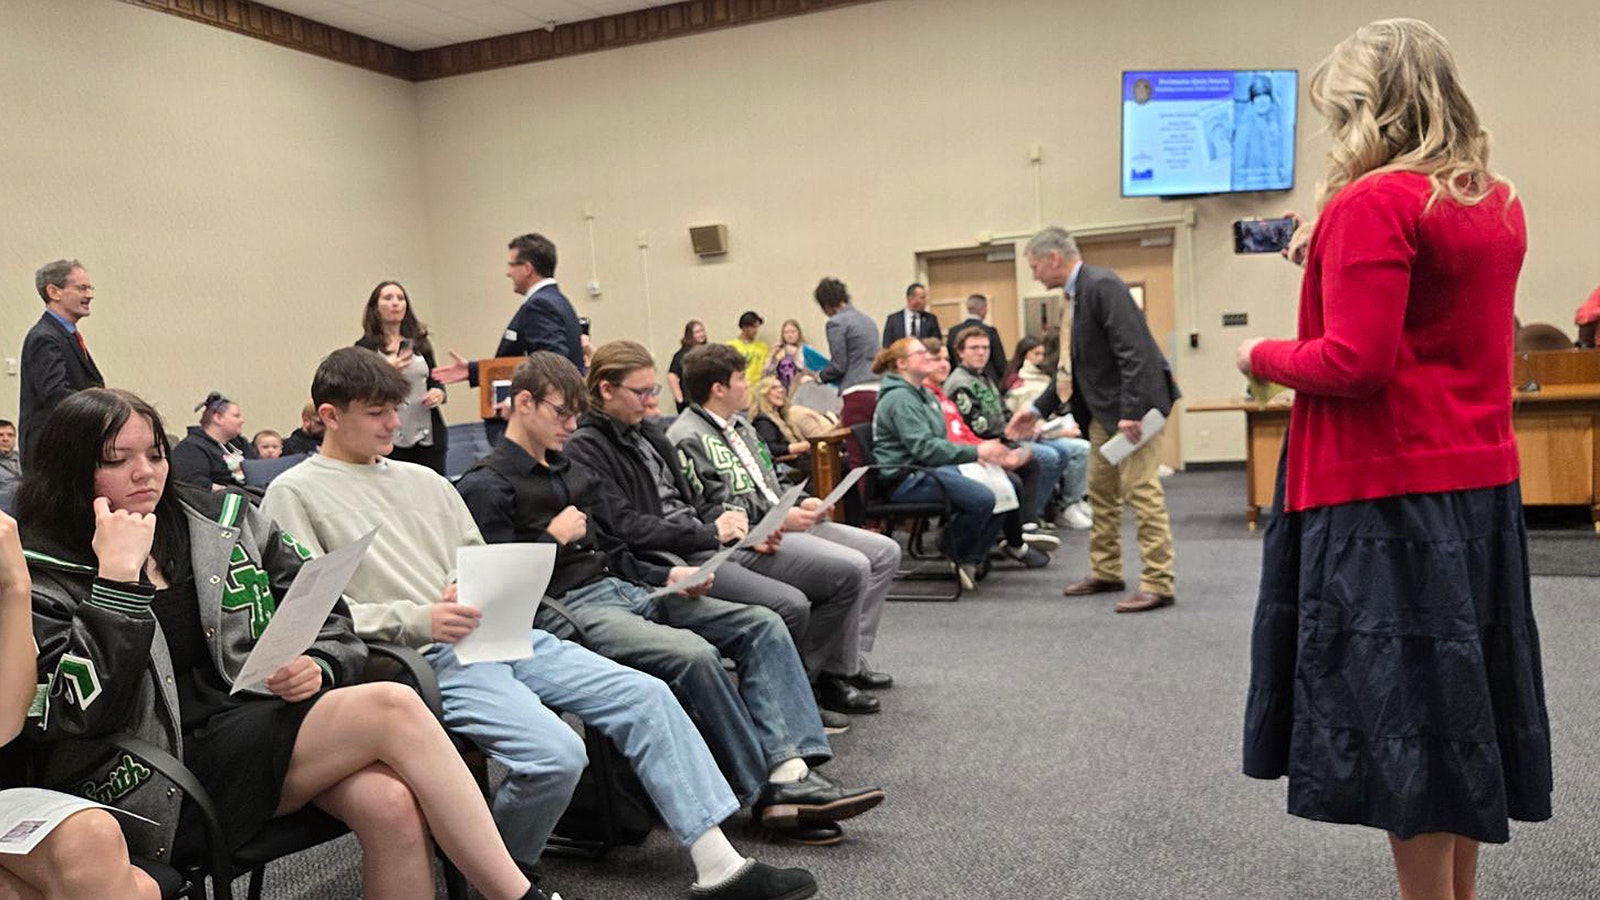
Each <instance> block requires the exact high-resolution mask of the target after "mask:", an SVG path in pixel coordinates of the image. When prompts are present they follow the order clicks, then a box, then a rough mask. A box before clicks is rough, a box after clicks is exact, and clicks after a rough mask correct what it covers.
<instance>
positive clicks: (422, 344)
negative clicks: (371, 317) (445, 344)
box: [283, 335, 450, 456]
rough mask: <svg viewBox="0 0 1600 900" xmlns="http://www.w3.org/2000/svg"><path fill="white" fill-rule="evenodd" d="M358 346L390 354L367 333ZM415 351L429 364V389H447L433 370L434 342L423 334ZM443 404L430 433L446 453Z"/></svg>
mask: <svg viewBox="0 0 1600 900" xmlns="http://www.w3.org/2000/svg"><path fill="white" fill-rule="evenodd" d="M356 346H357V347H365V348H366V349H368V350H371V351H373V352H374V353H382V354H383V355H384V356H386V357H387V356H389V355H390V354H388V353H387V352H385V350H384V345H383V341H382V340H380V339H378V338H373V337H368V336H366V335H363V336H362V337H361V339H360V340H358V341H356ZM414 351H415V352H416V354H417V355H418V356H420V357H422V361H423V362H425V363H427V364H428V377H427V384H428V389H429V390H432V389H433V388H438V389H439V390H441V391H443V390H445V386H444V382H442V381H440V380H439V379H437V378H435V377H433V370H434V368H435V367H436V366H438V365H439V363H438V362H437V361H435V359H434V356H433V344H432V342H430V341H429V340H428V337H427V335H423V336H422V337H421V338H419V339H418V340H417V341H416V343H415V346H414ZM443 406H444V404H442V403H441V404H439V406H435V407H434V408H433V416H432V423H431V424H430V425H429V426H428V427H429V431H428V434H429V436H430V437H432V438H433V444H432V446H433V447H434V449H435V450H436V451H437V452H439V453H444V452H445V451H446V450H447V449H449V447H450V429H448V428H446V427H445V424H444V413H443V412H441V411H440V410H441V408H442V407H443ZM295 434H302V435H303V434H304V432H302V431H301V430H300V429H298V428H296V429H295ZM292 436H293V435H291V437H292ZM319 446H320V442H319ZM297 452H300V453H306V452H309V451H307V450H299V451H297ZM283 455H284V456H288V455H289V442H288V440H285V441H284V442H283Z"/></svg>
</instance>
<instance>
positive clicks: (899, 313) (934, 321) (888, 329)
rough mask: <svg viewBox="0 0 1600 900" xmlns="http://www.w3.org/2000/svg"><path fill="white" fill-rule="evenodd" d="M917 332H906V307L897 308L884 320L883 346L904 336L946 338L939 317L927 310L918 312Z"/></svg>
mask: <svg viewBox="0 0 1600 900" xmlns="http://www.w3.org/2000/svg"><path fill="white" fill-rule="evenodd" d="M917 315H918V319H917V333H916V334H912V335H908V334H906V310H905V307H901V308H900V309H897V310H895V311H894V312H892V313H890V314H889V317H888V318H887V319H884V320H883V346H885V347H887V346H889V345H890V344H892V343H894V342H895V341H898V340H900V339H901V338H903V337H917V338H930V337H931V338H939V339H941V340H942V339H943V338H944V330H943V329H941V328H940V327H939V317H938V316H936V315H934V314H933V313H931V312H928V311H927V310H924V311H922V312H920V313H918V314H917Z"/></svg>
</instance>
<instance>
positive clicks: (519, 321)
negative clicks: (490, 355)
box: [467, 284, 583, 387]
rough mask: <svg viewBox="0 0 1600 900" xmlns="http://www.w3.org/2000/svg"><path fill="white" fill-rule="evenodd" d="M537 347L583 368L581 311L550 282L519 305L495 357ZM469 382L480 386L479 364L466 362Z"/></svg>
mask: <svg viewBox="0 0 1600 900" xmlns="http://www.w3.org/2000/svg"><path fill="white" fill-rule="evenodd" d="M535 350H549V351H551V352H552V353H559V354H561V355H562V356H565V357H566V358H567V359H570V360H572V364H573V365H575V366H577V367H578V371H579V372H582V371H583V327H582V326H580V325H579V324H578V313H577V312H576V311H575V310H573V308H572V303H571V302H570V301H568V300H567V296H566V295H565V294H563V293H561V288H559V287H557V286H556V285H554V284H547V285H545V286H544V287H542V288H539V289H538V290H537V291H534V292H533V293H532V294H530V295H529V296H528V299H526V300H524V301H522V305H521V306H519V307H517V312H516V314H515V315H513V316H512V317H511V321H510V322H508V323H507V324H506V330H505V333H504V334H502V335H500V346H498V347H496V348H495V351H494V355H495V356H497V357H498V356H527V355H528V354H529V353H532V352H533V351H535ZM467 382H468V383H469V384H471V385H472V386H473V387H477V386H478V364H477V363H476V362H470V363H468V364H467Z"/></svg>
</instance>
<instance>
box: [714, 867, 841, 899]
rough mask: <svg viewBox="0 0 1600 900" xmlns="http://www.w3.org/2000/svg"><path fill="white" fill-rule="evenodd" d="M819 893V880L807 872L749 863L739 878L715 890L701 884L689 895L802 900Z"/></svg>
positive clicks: (731, 879)
mask: <svg viewBox="0 0 1600 900" xmlns="http://www.w3.org/2000/svg"><path fill="white" fill-rule="evenodd" d="M816 892H817V880H816V879H815V878H812V877H811V873H810V872H807V871H806V870H805V869H776V868H773V867H772V866H769V865H767V864H766V863H762V862H756V861H755V860H753V859H749V860H745V864H744V867H743V868H741V869H740V870H739V872H738V874H737V875H734V876H733V877H732V878H730V879H728V880H727V881H724V882H723V883H721V884H719V885H717V886H716V887H712V888H703V887H701V886H699V885H695V886H694V887H692V888H690V889H689V896H690V897H694V898H697V900H699V898H704V900H800V898H802V897H810V896H812V895H813V894H815V893H816Z"/></svg>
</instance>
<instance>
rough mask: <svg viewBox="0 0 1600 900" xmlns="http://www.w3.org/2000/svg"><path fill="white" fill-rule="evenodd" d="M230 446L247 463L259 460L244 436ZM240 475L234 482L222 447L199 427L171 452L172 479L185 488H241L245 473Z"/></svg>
mask: <svg viewBox="0 0 1600 900" xmlns="http://www.w3.org/2000/svg"><path fill="white" fill-rule="evenodd" d="M228 443H229V446H231V447H232V448H234V449H235V450H237V451H238V452H239V454H240V455H241V456H243V457H244V458H245V459H256V458H257V453H256V448H255V447H254V446H252V445H251V444H250V442H249V441H247V440H245V439H244V438H243V437H242V436H241V437H237V438H234V439H233V440H232V441H229V442H228ZM286 449H287V448H286ZM240 471H241V477H240V478H237V479H236V478H234V477H233V472H232V470H230V469H229V468H228V462H227V454H226V453H224V452H223V449H222V445H221V444H219V443H217V442H216V441H215V440H214V439H212V437H211V435H209V434H206V430H205V429H204V428H202V427H200V426H199V425H190V426H189V433H188V436H186V437H185V438H184V439H183V440H181V441H179V442H178V443H177V445H176V446H174V447H173V448H172V476H173V477H174V478H176V479H178V480H179V481H182V482H184V483H185V484H192V485H196V486H198V487H204V488H209V487H210V486H211V485H213V484H219V485H222V486H223V487H240V486H242V485H243V484H244V479H243V477H242V474H243V470H240Z"/></svg>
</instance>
